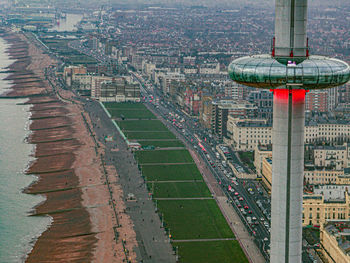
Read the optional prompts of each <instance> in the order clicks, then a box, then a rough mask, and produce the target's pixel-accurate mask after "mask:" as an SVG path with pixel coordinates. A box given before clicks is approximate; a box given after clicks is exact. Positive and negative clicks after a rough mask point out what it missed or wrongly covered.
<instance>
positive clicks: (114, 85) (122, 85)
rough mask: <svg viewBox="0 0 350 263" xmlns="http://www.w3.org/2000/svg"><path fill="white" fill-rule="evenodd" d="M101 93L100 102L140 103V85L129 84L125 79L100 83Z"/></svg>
mask: <svg viewBox="0 0 350 263" xmlns="http://www.w3.org/2000/svg"><path fill="white" fill-rule="evenodd" d="M100 85H101V92H100V94H99V96H98V97H97V99H98V100H100V101H103V102H107V101H114V102H125V101H133V102H139V101H140V85H139V84H138V83H128V82H127V81H126V80H125V78H113V79H112V80H106V81H103V82H101V83H100Z"/></svg>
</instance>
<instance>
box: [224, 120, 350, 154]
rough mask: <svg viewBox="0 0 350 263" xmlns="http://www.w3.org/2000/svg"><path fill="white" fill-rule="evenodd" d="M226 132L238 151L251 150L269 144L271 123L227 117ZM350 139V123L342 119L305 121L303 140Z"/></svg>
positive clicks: (328, 140) (333, 140)
mask: <svg viewBox="0 0 350 263" xmlns="http://www.w3.org/2000/svg"><path fill="white" fill-rule="evenodd" d="M227 132H228V135H229V139H230V140H229V141H230V143H231V145H232V147H233V148H234V149H235V150H238V151H252V150H254V149H255V148H256V146H257V145H260V144H271V136H272V124H271V123H270V122H268V120H265V119H264V120H260V119H244V120H242V119H237V118H234V117H233V116H229V117H228V121H227ZM349 140H350V123H349V122H347V121H343V120H329V121H328V123H326V122H316V121H309V122H306V125H305V130H304V142H305V143H315V142H329V143H338V142H344V141H349Z"/></svg>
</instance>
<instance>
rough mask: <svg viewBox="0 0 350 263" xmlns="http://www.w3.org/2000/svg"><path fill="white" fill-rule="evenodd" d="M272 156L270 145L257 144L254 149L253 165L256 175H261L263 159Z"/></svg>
mask: <svg viewBox="0 0 350 263" xmlns="http://www.w3.org/2000/svg"><path fill="white" fill-rule="evenodd" d="M265 158H272V145H271V144H270V145H258V146H257V147H256V148H255V150H254V165H255V170H256V173H257V174H258V177H261V176H262V168H263V161H264V159H265Z"/></svg>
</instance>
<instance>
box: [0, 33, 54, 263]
mask: <svg viewBox="0 0 350 263" xmlns="http://www.w3.org/2000/svg"><path fill="white" fill-rule="evenodd" d="M7 47H8V46H7V44H6V42H5V41H4V40H3V39H1V38H0V71H3V70H6V69H5V68H6V67H7V66H8V65H10V64H11V63H12V61H11V60H10V59H9V58H8V56H7V54H6V53H5V50H6V48H7ZM6 76H7V74H4V73H0V94H1V93H3V92H4V91H6V90H7V89H8V88H10V87H11V82H10V81H5V80H4V78H5V77H6ZM23 102H25V99H0V262H1V263H12V262H23V261H24V260H25V258H26V255H27V254H28V252H30V251H31V249H32V247H33V245H34V242H35V240H36V239H37V238H38V237H39V236H40V235H41V234H42V232H44V231H45V230H46V229H47V227H48V226H49V224H50V222H51V218H50V217H30V216H28V215H29V214H30V212H31V211H32V209H33V207H34V206H36V205H37V204H39V203H40V202H43V201H44V200H45V198H44V197H43V196H33V195H28V194H25V193H23V192H22V190H23V189H24V188H25V187H27V186H28V185H29V184H31V183H32V182H33V181H34V180H36V177H35V176H33V175H26V174H25V170H26V169H27V167H28V164H29V162H30V161H33V160H34V158H33V156H32V155H33V152H34V146H33V145H31V144H28V143H26V142H25V140H26V137H27V136H28V135H29V133H30V131H29V130H28V127H29V124H30V122H29V117H30V112H29V108H30V106H29V105H18V104H19V103H23Z"/></svg>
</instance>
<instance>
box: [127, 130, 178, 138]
mask: <svg viewBox="0 0 350 263" xmlns="http://www.w3.org/2000/svg"><path fill="white" fill-rule="evenodd" d="M124 134H125V136H126V137H128V139H137V140H138V139H140V140H142V139H146V140H157V139H159V140H163V139H176V137H175V135H174V134H173V133H171V132H170V131H168V132H156V131H149V132H130V131H127V132H126V131H124Z"/></svg>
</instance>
